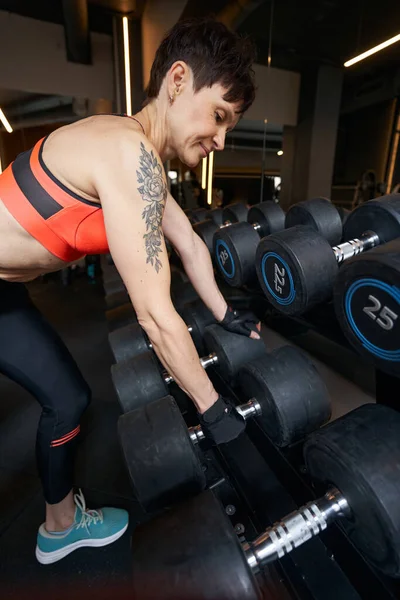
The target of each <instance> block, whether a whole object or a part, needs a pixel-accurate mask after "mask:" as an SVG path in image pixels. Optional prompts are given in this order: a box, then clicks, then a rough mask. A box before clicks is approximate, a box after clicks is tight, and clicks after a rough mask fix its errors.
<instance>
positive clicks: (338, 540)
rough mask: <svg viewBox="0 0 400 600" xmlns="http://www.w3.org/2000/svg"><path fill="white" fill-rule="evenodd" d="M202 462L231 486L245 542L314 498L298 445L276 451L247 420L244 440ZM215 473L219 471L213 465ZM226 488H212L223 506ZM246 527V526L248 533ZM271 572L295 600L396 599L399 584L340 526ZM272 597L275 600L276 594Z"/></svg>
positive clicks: (221, 387)
mask: <svg viewBox="0 0 400 600" xmlns="http://www.w3.org/2000/svg"><path fill="white" fill-rule="evenodd" d="M209 374H210V378H211V380H212V381H213V384H214V386H215V388H216V389H217V391H218V392H219V393H223V394H228V395H229V396H230V397H232V396H233V397H236V399H237V402H238V403H240V400H242V401H243V399H239V398H237V396H235V392H234V391H233V390H232V389H229V390H228V389H227V385H226V383H225V382H224V381H223V380H222V379H221V377H220V376H219V375H218V373H217V372H216V371H215V370H213V369H212V368H211V369H210V371H209ZM205 457H206V458H207V460H208V461H211V463H212V462H213V461H216V462H217V465H219V466H220V468H222V472H225V473H226V474H227V479H228V481H231V482H232V483H233V485H234V488H235V490H236V492H235V493H236V494H237V495H238V498H239V499H240V501H239V506H240V513H239V512H238V513H236V514H235V519H234V520H232V523H233V524H234V523H235V522H236V523H237V521H238V519H239V518H240V519H242V521H241V522H242V523H243V525H244V526H245V536H246V538H247V539H253V532H254V529H255V530H257V532H258V533H261V532H262V531H263V530H264V529H265V528H266V527H267V526H268V525H270V524H271V523H274V522H275V521H277V520H279V519H280V518H281V517H282V515H283V514H287V513H289V512H291V511H293V510H295V509H296V508H297V507H298V506H299V505H302V504H304V503H305V502H306V501H308V500H309V499H310V498H311V497H313V495H314V494H313V492H312V489H311V487H310V482H309V481H308V480H307V473H306V472H305V469H304V466H303V463H302V453H301V443H299V444H296V445H295V446H293V447H291V448H290V449H289V450H287V451H281V450H279V449H277V448H276V447H275V446H274V445H273V444H272V443H271V442H270V440H269V439H268V437H267V436H266V435H265V433H264V432H263V431H262V430H261V429H260V428H259V426H258V425H257V423H256V422H252V421H251V420H250V421H249V422H248V424H247V428H246V434H245V435H243V436H241V437H240V438H239V439H237V440H234V441H233V442H231V443H230V444H227V445H224V446H219V447H218V448H214V449H212V450H208V451H206V453H205ZM214 464H215V463H214ZM214 468H216V470H217V472H218V470H219V468H218V466H216V467H214ZM207 479H208V478H207ZM226 483H227V482H226V480H224V479H223V478H222V481H221V485H219V484H218V483H217V485H214V486H212V487H215V489H218V496H219V497H220V498H221V499H223V504H224V506H226V503H227V502H231V500H229V494H232V493H233V492H232V487H231V486H229V488H230V491H229V493H228V496H226V497H225V498H224V494H226V490H227V489H228V488H226ZM224 486H225V489H224ZM222 491H223V495H222V496H221V493H222ZM231 497H232V496H231ZM227 498H228V499H227ZM235 501H236V502H237V501H238V500H237V499H236V500H233V502H235ZM235 506H236V505H235ZM246 512H247V515H251V518H250V519H249V518H248V517H246V516H245V513H246ZM239 515H240V516H239ZM247 526H250V529H249V530H248V529H247ZM252 530H253V531H252ZM271 567H273V572H275V574H276V571H275V569H277V570H278V572H279V571H280V572H281V573H282V575H283V577H284V579H285V581H286V582H287V585H288V584H289V585H290V587H291V589H292V591H293V592H294V594H295V596H294V597H297V598H301V599H303V598H304V599H306V598H307V599H313V600H338V599H339V598H340V600H353V599H354V600H356V599H360V598H368V599H369V598H379V600H389V599H395V598H399V597H400V582H396V581H395V580H393V579H389V578H385V577H384V576H383V575H381V574H380V573H378V572H376V571H375V570H374V569H373V568H372V567H371V566H370V565H369V564H368V563H367V562H366V561H365V559H364V558H363V557H362V556H361V555H360V554H359V553H358V551H357V550H356V549H355V548H354V547H353V546H352V545H351V543H350V542H349V540H348V539H347V537H346V536H345V535H344V533H343V532H342V531H341V529H340V526H339V525H332V526H331V527H329V528H328V529H327V530H326V531H325V532H323V533H322V534H321V535H320V536H318V537H316V538H313V539H311V540H309V541H308V542H307V543H306V544H304V545H303V546H301V547H299V548H297V549H296V550H295V551H294V552H292V553H290V554H289V555H287V556H285V557H284V558H283V559H281V560H280V561H279V562H278V563H273V565H271ZM268 578H269V577H268V576H267V580H268ZM267 586H268V583H267ZM273 597H274V598H280V596H277V595H274V596H273Z"/></svg>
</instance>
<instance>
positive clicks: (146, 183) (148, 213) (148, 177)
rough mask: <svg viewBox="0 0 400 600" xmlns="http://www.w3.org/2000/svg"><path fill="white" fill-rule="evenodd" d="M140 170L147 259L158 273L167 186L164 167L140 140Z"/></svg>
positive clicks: (138, 173) (140, 190) (160, 265)
mask: <svg viewBox="0 0 400 600" xmlns="http://www.w3.org/2000/svg"><path fill="white" fill-rule="evenodd" d="M140 149H141V155H140V170H139V171H136V175H137V178H138V182H139V183H140V184H141V186H140V187H139V188H138V192H139V193H140V195H141V196H142V198H143V200H144V202H147V206H146V207H145V208H144V210H143V212H142V219H144V220H145V222H146V231H147V233H145V234H144V236H143V238H144V241H145V246H146V254H147V260H146V263H150V264H151V265H152V266H153V267H154V268H155V270H156V271H157V273H158V272H159V270H160V269H161V267H162V263H161V260H160V259H159V257H158V255H159V253H160V252H162V249H161V241H162V236H163V233H162V230H161V221H162V215H163V210H164V206H165V200H166V198H167V186H166V184H165V181H164V178H163V176H162V167H161V165H160V164H159V162H158V160H157V158H156V157H155V156H154V154H153V151H151V152H150V153H149V152H147V150H146V148H145V147H144V144H143V142H140Z"/></svg>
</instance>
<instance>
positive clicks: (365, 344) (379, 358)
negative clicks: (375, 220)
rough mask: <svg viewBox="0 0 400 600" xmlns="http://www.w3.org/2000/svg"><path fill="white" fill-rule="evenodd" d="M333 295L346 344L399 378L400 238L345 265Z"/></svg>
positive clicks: (379, 367) (336, 282) (338, 277)
mask: <svg viewBox="0 0 400 600" xmlns="http://www.w3.org/2000/svg"><path fill="white" fill-rule="evenodd" d="M333 296H334V305H335V311H336V316H337V319H338V322H339V325H340V326H341V328H342V330H343V333H344V334H345V336H346V337H347V339H348V340H349V342H350V344H351V345H352V346H353V347H354V348H355V349H356V350H357V352H359V353H360V354H361V355H362V356H363V357H365V358H366V359H367V360H369V361H371V362H373V363H374V364H375V366H376V367H377V368H378V369H382V371H385V372H386V373H389V374H390V375H395V376H396V377H400V238H398V239H396V240H393V241H392V242H389V243H388V244H383V245H382V246H378V247H377V248H374V249H372V250H369V252H367V253H366V254H362V255H360V256H357V257H356V258H354V259H353V260H351V261H349V263H347V264H345V265H344V266H343V267H342V268H341V269H340V271H339V275H338V276H337V278H336V281H335V286H334V294H333Z"/></svg>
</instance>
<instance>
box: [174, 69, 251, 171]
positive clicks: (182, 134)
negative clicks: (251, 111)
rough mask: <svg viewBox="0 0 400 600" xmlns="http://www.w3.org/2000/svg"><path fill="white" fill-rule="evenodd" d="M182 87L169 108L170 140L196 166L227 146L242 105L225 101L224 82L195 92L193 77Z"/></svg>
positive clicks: (177, 153)
mask: <svg viewBox="0 0 400 600" xmlns="http://www.w3.org/2000/svg"><path fill="white" fill-rule="evenodd" d="M175 89H176V87H175ZM178 89H179V93H178V95H176V96H175V99H174V102H173V105H172V106H171V108H170V111H169V129H170V143H171V146H172V147H173V149H174V151H175V153H176V155H177V156H178V158H179V159H180V160H181V161H182V162H183V163H184V164H186V165H188V166H189V167H192V168H193V167H195V166H196V165H197V164H198V163H199V162H200V161H201V160H202V159H203V158H205V156H207V155H208V154H209V153H210V152H212V151H214V150H215V151H218V150H223V149H224V145H225V136H226V133H227V132H229V131H231V130H232V129H233V128H234V127H235V125H236V124H237V122H238V121H239V118H240V114H239V113H238V111H239V109H240V104H232V103H230V102H227V101H226V100H224V95H225V94H226V92H227V90H226V89H225V88H224V87H222V86H221V85H220V84H214V85H213V86H212V87H205V88H202V89H201V90H199V91H198V92H194V90H193V83H192V81H191V80H190V77H189V78H188V81H187V83H186V85H182V86H179V84H178Z"/></svg>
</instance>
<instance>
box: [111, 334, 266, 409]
mask: <svg viewBox="0 0 400 600" xmlns="http://www.w3.org/2000/svg"><path fill="white" fill-rule="evenodd" d="M203 341H204V344H205V346H206V348H207V351H208V352H209V353H210V354H209V355H208V356H205V357H203V358H201V359H200V363H201V365H202V367H203V368H204V369H207V368H208V367H210V366H211V365H213V366H215V367H216V368H217V370H218V371H219V373H220V374H221V376H222V377H223V379H225V381H232V380H233V379H234V377H235V375H236V374H237V372H238V371H239V369H240V367H242V366H243V364H245V363H246V362H248V361H251V360H255V359H256V358H258V357H259V356H262V355H263V354H265V353H266V348H265V345H264V342H263V341H262V340H261V339H259V340H253V339H251V338H247V337H245V336H244V335H239V334H237V333H231V332H229V331H226V330H225V329H223V328H222V327H220V326H219V325H209V326H208V327H206V329H205V331H204V337H203ZM111 377H112V380H113V383H114V388H115V391H116V393H117V396H118V400H119V404H120V406H121V409H122V412H123V413H126V412H128V411H130V410H134V409H135V408H138V407H140V406H144V405H146V404H148V403H149V402H152V401H153V400H158V398H162V397H163V396H167V395H168V393H169V390H168V384H169V383H172V382H173V381H174V379H173V377H171V375H169V374H167V373H165V372H164V373H161V372H160V370H159V367H158V363H157V360H156V357H155V355H154V354H153V352H144V353H143V354H140V355H139V356H136V358H134V359H132V360H127V361H124V362H119V363H117V364H115V365H112V367H111Z"/></svg>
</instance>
